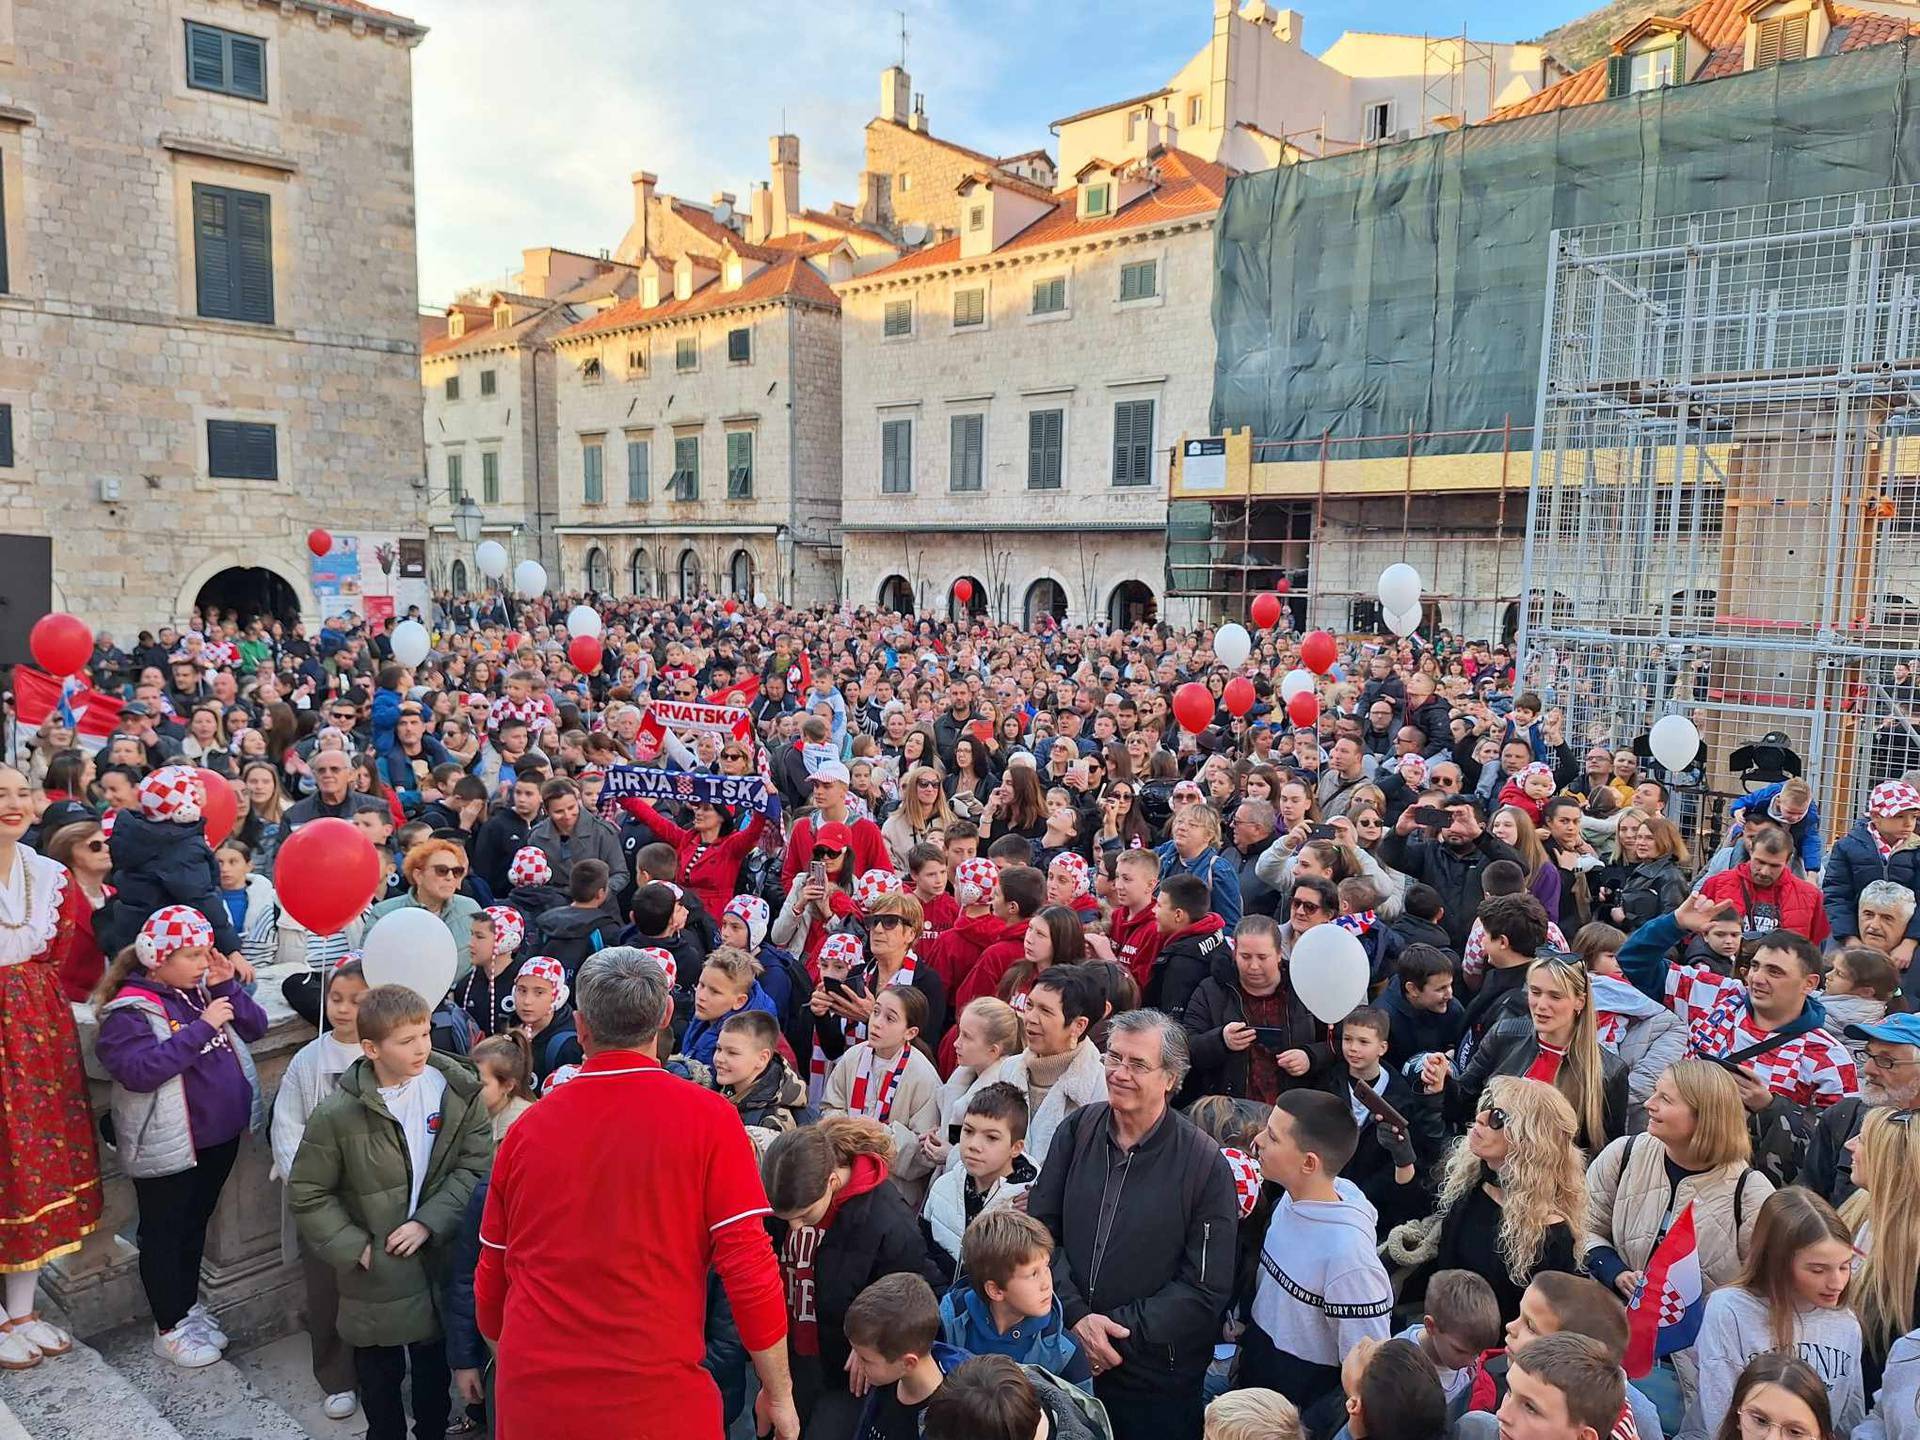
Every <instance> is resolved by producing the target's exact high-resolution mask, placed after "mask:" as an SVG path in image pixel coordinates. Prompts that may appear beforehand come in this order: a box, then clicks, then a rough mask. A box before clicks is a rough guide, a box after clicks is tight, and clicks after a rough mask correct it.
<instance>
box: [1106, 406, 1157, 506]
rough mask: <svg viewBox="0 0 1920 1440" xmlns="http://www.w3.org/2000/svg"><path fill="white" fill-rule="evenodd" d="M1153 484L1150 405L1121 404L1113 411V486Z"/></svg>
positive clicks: (1151, 415) (1151, 408)
mask: <svg viewBox="0 0 1920 1440" xmlns="http://www.w3.org/2000/svg"><path fill="white" fill-rule="evenodd" d="M1152 480H1153V401H1151V400H1122V401H1120V403H1119V404H1117V405H1115V406H1114V407H1113V483H1114V484H1116V485H1146V484H1149V483H1151V482H1152Z"/></svg>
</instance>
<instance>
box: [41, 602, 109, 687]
mask: <svg viewBox="0 0 1920 1440" xmlns="http://www.w3.org/2000/svg"><path fill="white" fill-rule="evenodd" d="M27 649H28V650H30V651H31V652H32V653H33V658H34V661H35V662H36V663H37V664H38V665H39V666H40V668H41V669H42V670H44V671H46V672H47V673H48V674H49V675H72V674H74V673H76V672H77V671H80V670H84V669H85V668H86V665H87V661H88V660H90V659H92V658H93V631H91V630H89V629H88V628H87V625H86V622H85V621H84V620H82V619H81V618H80V617H79V616H78V615H69V614H67V613H66V612H65V611H61V610H56V611H54V612H53V613H52V614H51V615H42V616H41V617H40V618H39V619H38V620H36V621H34V622H33V629H32V630H31V631H30V632H28V635H27Z"/></svg>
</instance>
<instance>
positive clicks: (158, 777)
mask: <svg viewBox="0 0 1920 1440" xmlns="http://www.w3.org/2000/svg"><path fill="white" fill-rule="evenodd" d="M140 813H141V814H142V815H144V816H146V818H147V819H149V820H161V821H166V820H177V821H179V822H181V823H182V824H191V823H192V822H193V821H195V820H198V819H199V818H200V776H199V775H198V774H197V773H195V771H193V770H192V769H191V768H189V767H188V766H185V765H163V766H161V767H160V768H159V769H158V770H156V771H154V772H153V773H152V774H151V775H149V776H147V778H146V779H144V780H142V781H141V782H140Z"/></svg>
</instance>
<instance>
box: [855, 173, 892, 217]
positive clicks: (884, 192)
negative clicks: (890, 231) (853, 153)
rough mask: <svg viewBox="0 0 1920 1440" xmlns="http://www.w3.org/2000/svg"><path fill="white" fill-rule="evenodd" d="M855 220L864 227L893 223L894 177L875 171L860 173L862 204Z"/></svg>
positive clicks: (856, 212)
mask: <svg viewBox="0 0 1920 1440" xmlns="http://www.w3.org/2000/svg"><path fill="white" fill-rule="evenodd" d="M853 218H854V219H856V220H858V221H859V222H860V223H861V224H862V225H890V224H892V223H893V177H892V176H891V175H883V174H880V173H879V172H877V171H873V170H862V171H861V172H860V204H859V206H858V207H857V208H856V209H855V210H854V212H853Z"/></svg>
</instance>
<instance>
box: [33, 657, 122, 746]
mask: <svg viewBox="0 0 1920 1440" xmlns="http://www.w3.org/2000/svg"><path fill="white" fill-rule="evenodd" d="M13 705H14V714H15V716H16V717H17V718H18V720H19V723H20V725H21V728H22V729H38V728H39V727H40V726H41V725H44V724H45V723H46V722H47V721H48V720H50V719H53V718H56V717H57V718H58V719H59V721H60V723H61V724H63V725H71V726H72V727H73V728H74V731H75V741H76V743H77V744H78V745H79V746H80V748H81V749H83V750H85V751H86V752H87V753H88V754H90V755H91V754H93V753H94V752H96V751H97V750H99V749H100V747H101V746H103V745H105V744H106V743H107V738H108V737H109V736H111V735H112V734H113V732H114V731H115V730H116V729H117V728H118V727H119V724H120V711H121V709H122V708H123V706H122V702H121V701H119V700H116V699H115V698H114V697H113V696H111V695H102V694H101V693H100V692H99V691H98V690H95V689H93V688H92V687H90V686H88V685H84V684H82V683H81V682H80V681H79V680H78V679H76V678H75V677H73V676H68V677H67V678H66V679H64V680H56V679H55V678H54V677H53V676H51V675H46V674H43V673H41V672H40V671H38V670H35V669H34V668H33V667H32V666H31V665H21V666H18V667H17V668H16V669H15V670H14V672H13Z"/></svg>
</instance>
